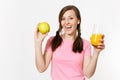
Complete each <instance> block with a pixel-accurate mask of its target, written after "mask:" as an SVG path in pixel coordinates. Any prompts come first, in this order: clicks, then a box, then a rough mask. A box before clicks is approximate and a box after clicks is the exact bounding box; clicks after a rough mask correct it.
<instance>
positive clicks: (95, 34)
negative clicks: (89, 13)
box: [90, 24, 104, 46]
mask: <svg viewBox="0 0 120 80" xmlns="http://www.w3.org/2000/svg"><path fill="white" fill-rule="evenodd" d="M103 35H104V34H103V26H102V25H101V24H94V25H93V31H92V35H91V38H90V40H91V44H92V45H93V46H97V45H99V43H100V39H102V38H103Z"/></svg>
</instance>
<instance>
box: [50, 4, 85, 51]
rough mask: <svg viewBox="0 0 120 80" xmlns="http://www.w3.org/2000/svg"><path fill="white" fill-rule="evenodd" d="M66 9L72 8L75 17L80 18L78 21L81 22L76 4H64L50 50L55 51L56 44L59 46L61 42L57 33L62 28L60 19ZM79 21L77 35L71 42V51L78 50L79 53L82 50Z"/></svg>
mask: <svg viewBox="0 0 120 80" xmlns="http://www.w3.org/2000/svg"><path fill="white" fill-rule="evenodd" d="M68 10H73V11H74V12H75V14H76V16H77V18H78V19H79V20H80V23H81V16H80V12H79V10H78V8H77V7H76V6H73V5H68V6H65V7H64V8H63V9H62V10H61V11H60V13H59V29H58V31H57V32H56V36H55V37H54V38H53V40H52V51H55V49H56V48H57V47H58V46H60V45H61V43H62V38H61V36H60V35H59V33H60V32H61V30H62V26H61V20H62V16H63V14H64V13H65V12H66V11H68ZM80 23H79V24H78V25H77V30H78V36H77V37H76V39H75V41H74V43H73V48H72V50H73V52H79V53H80V52H81V51H82V50H83V42H82V38H81V30H80Z"/></svg>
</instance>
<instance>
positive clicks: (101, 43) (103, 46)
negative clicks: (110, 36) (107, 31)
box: [93, 36, 105, 53]
mask: <svg viewBox="0 0 120 80" xmlns="http://www.w3.org/2000/svg"><path fill="white" fill-rule="evenodd" d="M93 47H94V50H95V52H97V53H100V52H101V51H102V50H103V49H104V48H105V44H104V36H103V38H102V39H100V43H99V45H97V46H93Z"/></svg>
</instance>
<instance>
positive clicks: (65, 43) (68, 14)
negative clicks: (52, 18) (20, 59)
mask: <svg viewBox="0 0 120 80" xmlns="http://www.w3.org/2000/svg"><path fill="white" fill-rule="evenodd" d="M80 24H81V16H80V12H79V10H78V8H77V7H76V6H73V5H68V6H65V7H64V8H63V9H62V10H61V11H60V14H59V29H58V31H57V32H56V36H52V37H50V38H49V39H48V41H47V44H46V48H45V51H44V53H42V42H43V40H44V38H45V37H46V36H47V34H48V33H46V34H41V33H40V32H38V29H37V30H36V32H35V56H36V58H35V59H36V67H37V69H38V71H39V72H44V71H45V70H46V69H47V68H48V66H49V64H50V62H52V63H51V65H52V66H51V76H52V80H85V76H86V77H88V78H90V77H91V76H92V75H93V74H94V72H95V69H96V65H97V60H98V56H99V54H100V52H101V51H102V50H103V49H104V47H105V45H104V40H103V39H101V40H100V42H101V43H100V44H99V45H98V46H93V47H94V50H93V55H91V44H90V43H89V41H87V40H85V39H83V38H82V37H81V30H80ZM62 31H64V33H63V32H62Z"/></svg>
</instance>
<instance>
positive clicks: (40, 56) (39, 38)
mask: <svg viewBox="0 0 120 80" xmlns="http://www.w3.org/2000/svg"><path fill="white" fill-rule="evenodd" d="M47 34H48V33H46V34H42V33H40V32H38V30H37V29H36V31H35V34H34V41H35V62H36V67H37V69H38V71H39V72H41V73H42V72H44V71H45V70H46V69H47V68H48V66H49V64H50V61H51V57H52V53H50V52H44V53H42V42H43V40H44V38H45V37H46V36H47Z"/></svg>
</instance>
